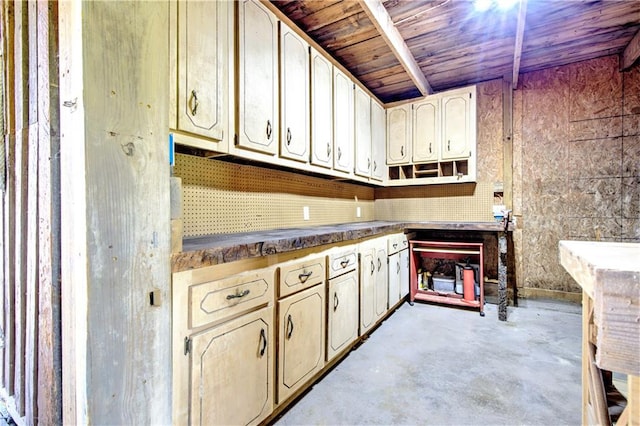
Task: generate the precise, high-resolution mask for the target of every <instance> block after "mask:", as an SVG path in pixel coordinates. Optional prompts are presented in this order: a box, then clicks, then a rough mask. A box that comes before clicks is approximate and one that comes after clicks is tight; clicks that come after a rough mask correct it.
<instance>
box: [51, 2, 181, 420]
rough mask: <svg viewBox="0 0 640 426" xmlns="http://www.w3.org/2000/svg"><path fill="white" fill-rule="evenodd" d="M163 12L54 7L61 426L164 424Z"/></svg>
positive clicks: (123, 6)
mask: <svg viewBox="0 0 640 426" xmlns="http://www.w3.org/2000/svg"><path fill="white" fill-rule="evenodd" d="M168 9H169V3H168V2H162V3H157V2H108V1H105V2H61V3H59V25H60V69H61V70H63V72H62V75H61V76H60V83H61V84H60V101H61V105H62V108H61V117H60V121H61V126H60V128H61V141H60V146H61V179H62V183H61V185H62V186H61V192H62V251H63V253H65V255H64V256H63V262H64V263H63V264H62V282H63V330H62V333H63V346H62V347H63V360H64V366H63V367H64V370H63V380H64V386H63V392H64V394H63V406H64V413H63V414H64V418H63V420H64V423H71V424H78V423H80V424H85V423H95V424H101V423H112V424H164V423H167V422H169V421H170V419H171V362H170V354H171V351H170V347H171V333H170V331H171V330H170V327H169V323H168V319H169V318H170V310H169V303H166V302H165V303H163V304H161V305H160V306H157V305H153V306H151V305H150V303H149V293H150V292H151V291H160V293H161V298H160V300H164V301H168V300H170V293H169V291H170V285H169V284H170V268H169V264H170V262H169V259H170V223H169V164H168V162H169V159H168V116H169V114H168V105H169V97H168V93H169V88H168V58H169V53H168V43H167V35H168V29H167V28H168V22H169V17H168Z"/></svg>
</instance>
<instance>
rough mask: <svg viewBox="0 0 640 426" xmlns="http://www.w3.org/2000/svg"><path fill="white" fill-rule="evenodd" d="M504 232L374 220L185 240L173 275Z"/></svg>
mask: <svg viewBox="0 0 640 426" xmlns="http://www.w3.org/2000/svg"><path fill="white" fill-rule="evenodd" d="M427 229H438V230H459V231H484V232H500V231H504V225H503V223H502V222H390V221H371V222H355V223H344V224H337V225H323V226H311V227H305V228H287V229H275V230H269V231H256V232H242V233H235V234H218V235H207V236H202V237H193V238H185V239H184V240H183V243H182V252H180V253H174V254H173V256H172V259H171V270H172V272H180V271H185V270H189V269H194V268H201V267H204V266H211V265H217V264H221V263H227V262H233V261H236V260H241V259H248V258H252V257H260V256H267V255H272V254H277V253H285V252H291V251H295V250H300V249H305V248H312V247H317V246H321V245H326V244H335V243H340V242H343V241H351V240H359V239H362V238H367V237H372V236H375V235H379V234H380V235H382V234H387V233H392V232H403V231H412V230H416V231H419V230H427Z"/></svg>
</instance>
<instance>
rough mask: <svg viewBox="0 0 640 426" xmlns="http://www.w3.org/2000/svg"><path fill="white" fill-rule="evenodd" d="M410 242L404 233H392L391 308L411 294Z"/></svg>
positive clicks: (390, 249) (389, 239)
mask: <svg viewBox="0 0 640 426" xmlns="http://www.w3.org/2000/svg"><path fill="white" fill-rule="evenodd" d="M408 249H409V242H408V241H407V238H406V236H405V235H404V234H397V235H390V236H389V238H388V241H387V253H388V254H389V266H388V267H389V269H388V271H389V301H388V302H389V305H388V307H389V309H391V308H392V307H393V306H395V305H396V304H397V303H398V302H399V301H400V299H402V298H403V297H405V296H406V295H407V294H409V250H408Z"/></svg>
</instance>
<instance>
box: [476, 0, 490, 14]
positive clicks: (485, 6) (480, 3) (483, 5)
mask: <svg viewBox="0 0 640 426" xmlns="http://www.w3.org/2000/svg"><path fill="white" fill-rule="evenodd" d="M492 4H493V0H475V2H473V6H474V7H475V8H476V11H478V12H485V11H487V10H489V8H491V5H492Z"/></svg>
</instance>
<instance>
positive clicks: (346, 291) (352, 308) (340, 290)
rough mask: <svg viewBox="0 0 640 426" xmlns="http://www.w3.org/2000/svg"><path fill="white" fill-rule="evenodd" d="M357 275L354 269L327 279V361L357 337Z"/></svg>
mask: <svg viewBox="0 0 640 426" xmlns="http://www.w3.org/2000/svg"><path fill="white" fill-rule="evenodd" d="M359 306H360V304H359V301H358V276H357V274H356V272H355V271H353V272H350V273H348V274H345V275H343V276H341V277H338V278H334V279H332V280H329V296H328V299H327V361H331V360H332V359H333V358H334V357H335V356H336V355H338V354H339V353H340V352H342V351H343V350H344V349H345V348H346V347H348V346H349V344H350V343H352V342H353V341H354V340H356V339H357V338H358V310H359Z"/></svg>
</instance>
